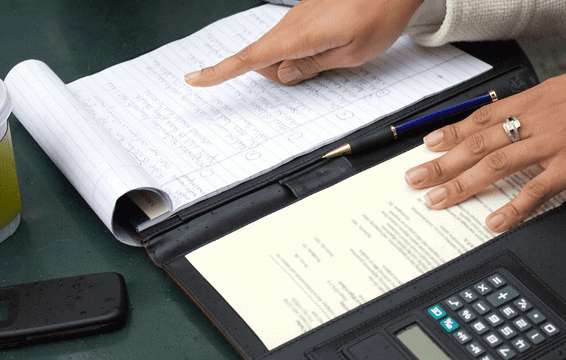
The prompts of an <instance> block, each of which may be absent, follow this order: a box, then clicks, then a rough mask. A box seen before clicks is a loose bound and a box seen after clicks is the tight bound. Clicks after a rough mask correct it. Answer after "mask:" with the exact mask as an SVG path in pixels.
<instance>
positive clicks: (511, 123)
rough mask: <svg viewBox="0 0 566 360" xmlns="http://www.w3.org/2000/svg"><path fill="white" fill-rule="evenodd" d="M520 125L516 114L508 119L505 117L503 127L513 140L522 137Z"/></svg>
mask: <svg viewBox="0 0 566 360" xmlns="http://www.w3.org/2000/svg"><path fill="white" fill-rule="evenodd" d="M520 126H521V123H520V122H519V119H517V118H516V117H514V116H510V117H508V118H507V119H505V123H504V124H503V129H505V132H506V133H507V135H508V136H509V138H511V141H512V142H515V141H519V140H521V138H520V137H519V127H520Z"/></svg>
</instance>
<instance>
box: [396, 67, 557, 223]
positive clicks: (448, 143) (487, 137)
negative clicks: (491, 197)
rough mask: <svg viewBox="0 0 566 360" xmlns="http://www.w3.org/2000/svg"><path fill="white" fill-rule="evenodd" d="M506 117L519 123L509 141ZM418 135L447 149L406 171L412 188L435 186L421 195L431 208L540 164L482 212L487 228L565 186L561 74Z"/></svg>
mask: <svg viewBox="0 0 566 360" xmlns="http://www.w3.org/2000/svg"><path fill="white" fill-rule="evenodd" d="M510 116H515V117H517V118H518V119H519V121H520V123H521V126H520V128H519V135H520V140H518V141H516V142H514V143H513V142H512V141H511V138H510V137H509V136H508V135H507V133H506V132H505V130H504V129H503V126H502V125H503V123H504V122H505V119H506V118H508V117H510ZM424 139H425V144H426V146H427V147H428V148H429V149H430V150H432V151H448V152H447V153H446V154H444V155H442V156H441V157H439V158H438V159H436V160H433V161H430V162H427V163H425V164H422V165H420V166H417V167H414V168H412V169H410V170H409V171H407V173H406V180H407V183H408V184H409V185H410V186H411V187H412V188H414V189H424V188H427V187H431V186H436V185H439V186H438V187H436V188H434V189H432V190H430V191H429V192H428V193H427V197H428V201H429V207H430V208H431V209H444V208H447V207H449V206H452V205H454V204H458V203H460V202H462V201H464V200H466V199H468V198H469V197H471V196H472V195H474V194H476V193H478V192H479V191H481V190H482V189H484V188H485V187H487V186H489V185H491V184H492V183H494V182H495V181H497V180H499V179H501V178H503V177H506V176H509V175H512V174H514V173H515V172H517V171H519V170H521V169H523V168H525V167H527V166H529V165H532V164H539V165H541V166H542V167H543V168H545V170H544V171H543V172H542V173H541V174H539V175H538V176H537V177H536V178H534V179H533V180H531V181H530V182H529V183H527V184H526V185H525V186H524V187H523V189H521V191H520V192H519V194H517V196H516V197H515V198H514V199H512V200H511V201H510V202H509V203H507V204H506V205H504V206H503V207H501V208H500V209H498V210H496V211H495V212H493V213H492V214H490V215H489V216H488V218H487V220H486V224H487V227H488V228H489V229H490V230H491V231H494V232H502V231H505V230H507V229H509V228H511V227H513V226H515V225H517V224H519V223H520V222H521V221H522V220H524V219H525V218H527V217H528V216H529V215H530V214H531V213H532V212H534V211H535V210H536V209H537V208H538V207H539V206H540V205H542V204H543V203H544V202H545V201H547V200H549V199H550V198H552V197H553V196H554V195H556V194H558V193H560V192H561V191H563V190H564V189H566V75H562V76H560V77H556V78H553V79H550V80H547V81H545V82H543V83H542V84H540V85H538V86H535V87H533V88H531V89H529V90H527V91H524V92H522V93H520V94H517V95H514V96H512V97H509V98H507V99H504V100H500V101H498V102H496V103H493V104H490V105H487V106H484V107H482V108H481V109H479V110H477V111H476V112H474V113H473V114H472V115H470V116H469V117H468V118H467V119H464V120H462V121H461V122H459V123H456V124H454V125H449V126H446V127H444V128H442V129H439V130H436V131H434V132H432V133H430V134H429V135H427V136H426V137H425V138H424Z"/></svg>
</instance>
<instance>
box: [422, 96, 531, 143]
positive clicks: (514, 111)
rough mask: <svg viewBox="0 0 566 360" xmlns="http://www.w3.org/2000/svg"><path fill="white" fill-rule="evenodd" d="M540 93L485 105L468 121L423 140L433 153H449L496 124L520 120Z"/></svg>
mask: <svg viewBox="0 0 566 360" xmlns="http://www.w3.org/2000/svg"><path fill="white" fill-rule="evenodd" d="M531 90H532V89H531ZM527 92H529V90H527V91H525V93H527ZM539 93H540V92H539V91H531V92H529V94H534V95H533V96H527V95H529V94H523V93H521V94H518V95H514V96H511V97H508V98H506V99H503V100H499V101H497V102H495V103H492V104H489V105H485V106H483V107H481V108H479V109H478V110H476V111H474V112H473V113H472V114H471V115H470V116H468V117H467V118H466V119H464V120H462V121H460V122H457V123H455V124H452V125H448V126H445V127H443V128H441V129H438V130H436V131H433V132H432V133H430V134H428V135H427V136H425V137H424V139H423V140H424V142H425V144H426V146H427V147H428V148H429V149H430V150H432V151H448V150H450V149H452V148H454V147H455V146H456V145H458V144H460V143H461V142H462V141H464V140H465V139H466V138H468V137H469V136H471V135H472V134H475V133H477V132H480V131H482V130H485V129H487V128H489V127H492V126H494V125H496V124H503V123H504V122H505V119H507V118H508V117H510V116H515V117H518V118H519V119H520V118H521V115H523V114H524V113H525V112H526V111H527V110H528V109H529V108H530V107H531V104H532V103H533V102H535V101H536V100H538V98H539V97H540V96H541V95H540V94H539Z"/></svg>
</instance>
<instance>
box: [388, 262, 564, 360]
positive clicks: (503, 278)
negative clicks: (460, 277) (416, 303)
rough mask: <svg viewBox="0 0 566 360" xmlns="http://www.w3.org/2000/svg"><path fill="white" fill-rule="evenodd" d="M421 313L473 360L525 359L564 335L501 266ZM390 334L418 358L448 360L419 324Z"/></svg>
mask: <svg viewBox="0 0 566 360" xmlns="http://www.w3.org/2000/svg"><path fill="white" fill-rule="evenodd" d="M422 312H423V313H424V314H426V317H428V318H429V319H430V320H432V321H433V322H434V323H435V326H437V327H438V328H439V329H441V332H442V333H443V335H442V336H443V337H444V338H445V339H444V341H446V342H451V343H452V344H453V345H456V346H457V347H460V348H462V349H464V352H465V353H467V355H469V356H468V357H469V358H472V359H478V360H507V359H517V360H518V359H524V358H529V357H530V356H529V355H530V354H532V353H534V352H535V351H536V350H537V349H538V348H539V347H541V346H543V345H544V344H545V343H548V342H550V341H552V340H553V339H554V338H557V337H559V336H561V335H563V334H564V333H565V332H566V323H565V322H564V321H563V320H562V319H561V318H560V317H559V316H557V315H556V313H555V312H554V311H553V309H552V308H551V307H550V306H548V305H547V304H546V303H545V302H544V301H542V300H541V299H540V298H539V297H538V296H537V295H536V294H535V293H533V292H531V291H530V290H529V289H528V288H527V287H526V286H525V285H524V284H523V283H521V281H519V280H518V279H517V278H516V277H515V276H513V275H512V274H511V273H510V272H509V271H507V270H506V269H504V268H500V269H497V270H496V271H494V272H492V273H490V274H489V275H487V276H482V277H480V278H478V279H477V280H475V281H473V282H469V283H465V284H462V285H461V286H459V287H456V288H454V290H453V291H451V292H450V293H448V294H446V295H445V296H443V297H442V298H439V299H437V301H435V302H434V303H429V304H428V305H427V306H426V307H425V308H423V309H422ZM395 335H396V337H397V338H398V339H399V341H400V342H401V343H403V344H404V345H405V346H406V347H407V349H408V350H409V351H410V352H412V353H413V354H414V355H415V357H416V358H417V359H419V360H420V359H438V360H444V359H453V357H451V356H449V355H448V354H447V353H446V352H445V351H444V350H443V349H442V347H440V346H438V345H437V344H436V342H435V341H433V340H432V339H431V338H430V337H429V336H428V335H427V333H426V329H424V327H421V326H419V324H411V325H409V326H408V327H406V328H405V329H403V330H401V331H399V332H397V333H396V334H395ZM444 341H442V342H444Z"/></svg>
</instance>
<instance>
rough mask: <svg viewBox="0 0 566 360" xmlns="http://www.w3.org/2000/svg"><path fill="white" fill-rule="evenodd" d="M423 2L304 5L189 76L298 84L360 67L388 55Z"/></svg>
mask: <svg viewBox="0 0 566 360" xmlns="http://www.w3.org/2000/svg"><path fill="white" fill-rule="evenodd" d="M422 2H423V0H371V1H367V0H346V1H345V0H303V1H301V2H300V3H299V4H298V5H296V6H295V7H293V8H292V9H291V10H289V12H288V13H287V14H286V15H285V16H284V17H283V19H281V21H280V22H279V23H278V24H277V25H275V27H273V29H271V30H270V31H268V32H267V33H266V34H265V35H264V36H262V37H261V38H260V39H259V40H257V41H256V42H255V43H252V44H250V45H249V46H247V47H246V48H244V49H243V50H241V51H240V52H238V53H237V54H235V55H233V56H231V57H229V58H227V59H225V60H223V61H222V62H220V63H218V64H217V65H215V66H212V67H208V68H205V69H202V70H201V71H195V72H192V73H190V74H187V75H185V81H186V82H187V84H189V85H193V86H211V85H216V84H220V83H221V82H224V81H226V80H229V79H231V78H234V77H236V76H238V75H241V74H243V73H245V72H248V71H250V70H255V71H257V72H259V73H260V74H262V75H263V76H265V77H267V78H269V79H271V80H273V81H276V82H278V83H281V84H285V85H295V84H298V83H299V82H301V81H303V80H306V79H310V78H312V77H315V76H316V75H317V74H318V73H320V72H322V71H325V70H329V69H335V68H344V67H352V66H359V65H361V64H363V63H364V62H366V61H368V60H371V59H373V58H375V57H376V56H377V55H379V54H381V53H382V52H384V51H385V50H387V49H388V48H389V47H390V46H391V45H392V44H393V43H394V42H395V41H396V40H397V38H398V37H399V36H400V35H401V33H402V32H403V30H404V29H405V27H406V26H407V24H408V22H409V20H410V19H411V16H412V15H413V14H414V12H415V11H416V10H417V8H418V7H419V5H420V4H421V3H422Z"/></svg>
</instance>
